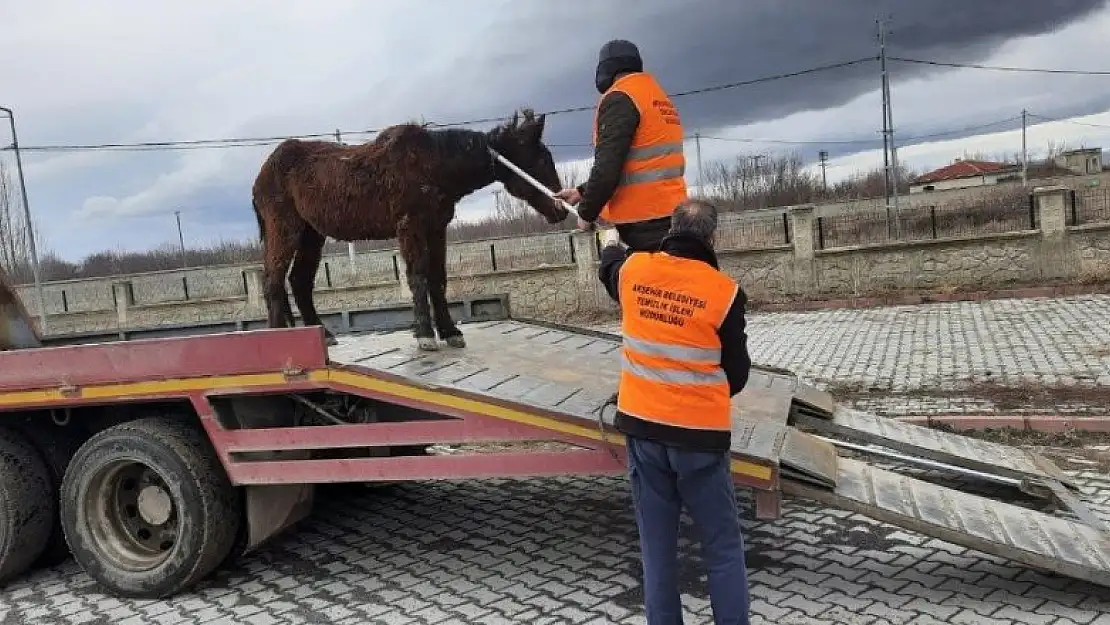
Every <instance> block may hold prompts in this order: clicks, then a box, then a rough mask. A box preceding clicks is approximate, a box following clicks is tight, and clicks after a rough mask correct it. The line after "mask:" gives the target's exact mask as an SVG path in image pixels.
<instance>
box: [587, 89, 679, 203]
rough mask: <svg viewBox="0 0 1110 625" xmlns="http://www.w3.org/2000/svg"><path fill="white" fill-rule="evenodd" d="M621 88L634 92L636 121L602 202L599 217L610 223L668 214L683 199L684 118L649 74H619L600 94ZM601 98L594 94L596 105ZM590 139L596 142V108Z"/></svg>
mask: <svg viewBox="0 0 1110 625" xmlns="http://www.w3.org/2000/svg"><path fill="white" fill-rule="evenodd" d="M613 91H620V92H622V93H625V94H627V95H628V97H630V98H632V102H633V103H635V105H636V110H638V111H639V112H640V125H639V126H638V127H637V128H636V134H635V135H634V136H633V138H632V147H631V149H630V150H629V152H628V157H627V158H626V159H625V162H624V168H623V169H622V170H621V179H620V183H619V184H618V185H617V189H616V191H614V192H613V197H611V198H609V201H608V202H607V203H606V204H605V206H603V207H601V215H600V218H601V219H603V220H605V221H607V222H609V223H612V224H624V223H632V222H638V221H647V220H650V219H657V218H660V217H670V215H671V213H672V212H674V209H675V207H677V206H678V205H679V204H681V203H682V202H683V201H684V200H685V199H686V178H685V173H686V156H685V155H684V154H683V152H682V137H683V132H682V121H681V119H679V115H678V109H676V108H675V107H674V105H673V104H671V99H670V98H669V97H667V93H666V92H665V91H663V88H662V87H660V86H659V83H657V82H655V78H653V77H652V76H651V74H647V73H645V72H639V73H634V74H628V75H627V76H622V77H621V78H619V79H617V80H616V81H614V82H613V86H612V87H609V89H608V90H607V91H606V92H605V93H604V94H602V96H601V98H602V99H605V96H607V95H609V94H610V93H612V92H613ZM600 104H601V100H598V105H599V107H600ZM593 143H594V145H595V146H596V145H597V111H596V110H595V111H594V136H593Z"/></svg>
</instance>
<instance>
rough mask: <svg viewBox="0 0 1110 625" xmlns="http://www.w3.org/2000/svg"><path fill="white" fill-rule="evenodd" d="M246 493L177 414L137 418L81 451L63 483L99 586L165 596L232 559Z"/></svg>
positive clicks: (68, 532) (68, 522)
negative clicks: (243, 494) (242, 497)
mask: <svg viewBox="0 0 1110 625" xmlns="http://www.w3.org/2000/svg"><path fill="white" fill-rule="evenodd" d="M240 497H241V493H240V492H239V490H238V489H236V488H234V487H233V486H232V485H231V482H230V481H229V480H228V478H227V474H226V473H225V472H224V470H223V467H222V466H221V465H220V463H219V460H218V459H217V458H216V455H215V453H214V451H213V450H212V447H211V444H210V443H209V441H208V440H207V438H206V437H205V435H204V434H203V432H201V431H199V430H198V429H197V428H195V427H192V426H191V425H190V424H189V423H187V422H184V421H181V420H179V419H174V418H163V417H156V418H146V419H140V420H137V421H131V422H128V423H124V424H121V425H117V426H114V427H111V428H109V429H107V430H104V431H102V432H100V433H98V434H96V435H95V436H93V437H92V438H90V439H89V440H88V441H87V442H86V443H85V444H84V445H82V446H81V448H80V449H78V450H77V453H76V455H74V457H73V459H72V460H70V462H69V466H68V468H67V469H66V472H65V477H64V478H63V480H62V495H61V500H62V504H61V519H62V528H63V530H64V531H65V536H66V541H67V542H68V543H69V547H70V550H71V551H72V553H73V557H74V559H76V560H77V562H78V564H80V565H81V567H82V568H83V569H84V570H85V572H86V573H87V574H88V575H89V576H90V577H92V578H93V579H94V580H96V581H97V582H98V583H99V584H100V585H101V586H102V587H104V588H105V589H107V590H108V591H110V592H111V593H113V594H115V595H118V596H124V597H136V598H144V599H156V598H162V597H166V596H168V595H172V594H175V593H177V592H180V591H182V590H185V589H187V588H189V587H191V586H193V585H194V584H196V583H197V582H199V581H200V580H201V579H203V578H204V577H205V576H207V575H208V574H209V573H211V572H212V571H213V570H214V569H215V568H216V567H217V566H219V564H220V563H221V562H222V561H223V560H224V559H225V558H226V557H227V556H228V554H229V553H230V552H231V548H232V545H233V543H234V542H235V537H236V535H237V534H238V531H239V526H240V524H241V522H242V519H241V516H240V515H239V514H236V513H237V512H238V511H240V510H241V505H242V504H241V501H240Z"/></svg>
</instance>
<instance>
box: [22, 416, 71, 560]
mask: <svg viewBox="0 0 1110 625" xmlns="http://www.w3.org/2000/svg"><path fill="white" fill-rule="evenodd" d="M37 447H38V450H39V452H40V453H41V454H42V459H43V461H44V463H45V464H46V469H47V471H48V472H49V474H50V495H51V497H52V498H53V499H54V500H55V501H58V499H59V493H60V492H61V489H62V478H63V477H64V476H65V472H66V464H68V463H69V459H70V458H72V457H73V454H74V452H75V451H76V447H77V444H76V442H74V441H73V438H72V437H59V438H56V439H54V440H52V441H50V442H44V441H42V440H41V438H40V439H39V441H38V444H37ZM50 526H51V529H50V537H49V538H48V539H47V541H46V548H45V549H43V552H42V554H41V555H39V557H38V559H37V560H35V562H34V564H33V565H32V568H36V569H37V568H40V567H50V566H55V565H58V564H61V563H62V562H65V561H66V560H67V559H68V558H69V545H67V544H66V537H65V532H64V531H63V530H62V519H61V514H60V513H59V512H55V513H54V514H53V518H52V519H51V522H50Z"/></svg>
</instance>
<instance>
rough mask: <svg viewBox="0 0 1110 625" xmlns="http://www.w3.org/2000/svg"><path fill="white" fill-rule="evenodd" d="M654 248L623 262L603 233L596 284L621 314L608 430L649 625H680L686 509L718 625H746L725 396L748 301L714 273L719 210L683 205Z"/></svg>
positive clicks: (730, 391) (738, 359) (742, 363)
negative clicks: (621, 472)
mask: <svg viewBox="0 0 1110 625" xmlns="http://www.w3.org/2000/svg"><path fill="white" fill-rule="evenodd" d="M670 224H671V225H670V230H669V232H668V234H667V236H666V237H665V238H664V239H663V241H662V243H661V247H660V250H659V251H658V252H651V253H638V254H626V253H625V252H624V251H622V250H621V248H620V246H619V245H616V238H615V237H611V236H607V237H605V239H608V240H607V241H606V246H605V248H604V249H603V250H602V253H601V267H600V269H599V278H600V279H601V282H602V283H603V284H604V285H605V289H606V290H607V291H608V292H609V295H610V296H611V297H612V298H613V299H615V300H617V302H618V303H619V304H620V307H621V331H622V334H623V335H624V344H623V345H622V347H621V356H622V360H621V378H620V388H619V391H618V394H617V415H616V423H615V425H616V427H617V429H618V430H620V431H621V432H622V433H623V434H624V435H625V437H626V440H627V449H628V471H629V480H630V482H631V487H632V501H633V506H634V508H635V512H636V524H637V527H638V528H639V531H640V551H641V554H642V558H643V572H644V604H645V608H646V613H647V622H648V623H649V625H655V624H662V623H667V624H672V623H681V622H682V607H681V605H680V602H679V590H678V587H679V583H678V578H677V576H678V566H677V560H678V528H679V515H680V513H681V510H682V507H683V505H685V507H686V509H687V510H688V511H689V513H690V516H691V517H692V518H693V520H694V524H695V526H696V527H697V530H698V535H699V537H700V539H701V545H702V554H703V558H704V560H705V562H706V565H707V568H708V572H709V593H710V600H711V603H712V607H713V617H714V620H715V622H716V623H745V624H746V623H748V618H749V616H748V613H749V608H748V584H747V571H746V569H745V566H744V540H743V537H742V536H741V533H740V522H739V519H738V512H737V506H736V499H735V491H734V488H733V483H732V472H731V470H730V464H731V463H730V452H729V448H730V447H731V436H732V435H731V431H732V418H731V398H732V396H734V395H736V394H737V393H739V392H740V391H741V390H742V389H743V388H744V385H745V384H746V383H747V381H748V372H749V370H750V369H751V360H750V358H749V356H748V348H747V336H746V335H745V330H744V306H745V304H746V302H747V297H746V296H745V295H744V292H743V291H742V290H741V289H740V287H739V285H738V284H737V283H736V282H735V281H734V280H733V279H732V278H730V277H729V276H728V275H726V274H725V273H723V272H721V271H720V270H719V269H718V267H717V258H716V255H715V254H714V252H713V239H714V233H715V231H716V228H717V211H716V209H715V208H714V207H713V206H712V205H711V204H708V203H706V202H702V201H700V200H687V201H685V202H683V203H682V204H680V205H679V206H678V208H677V209H675V210H674V212H673V214H672V215H671V219H670Z"/></svg>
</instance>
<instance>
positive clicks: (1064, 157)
mask: <svg viewBox="0 0 1110 625" xmlns="http://www.w3.org/2000/svg"><path fill="white" fill-rule="evenodd" d="M1055 161H1056V166H1057V167H1060V168H1063V169H1067V170H1068V171H1070V172H1071V173H1073V174H1079V175H1080V176H1082V175H1084V174H1101V173H1102V148H1080V149H1078V150H1068V151H1066V152H1061V153H1059V154H1057V155H1056V159H1055Z"/></svg>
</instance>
